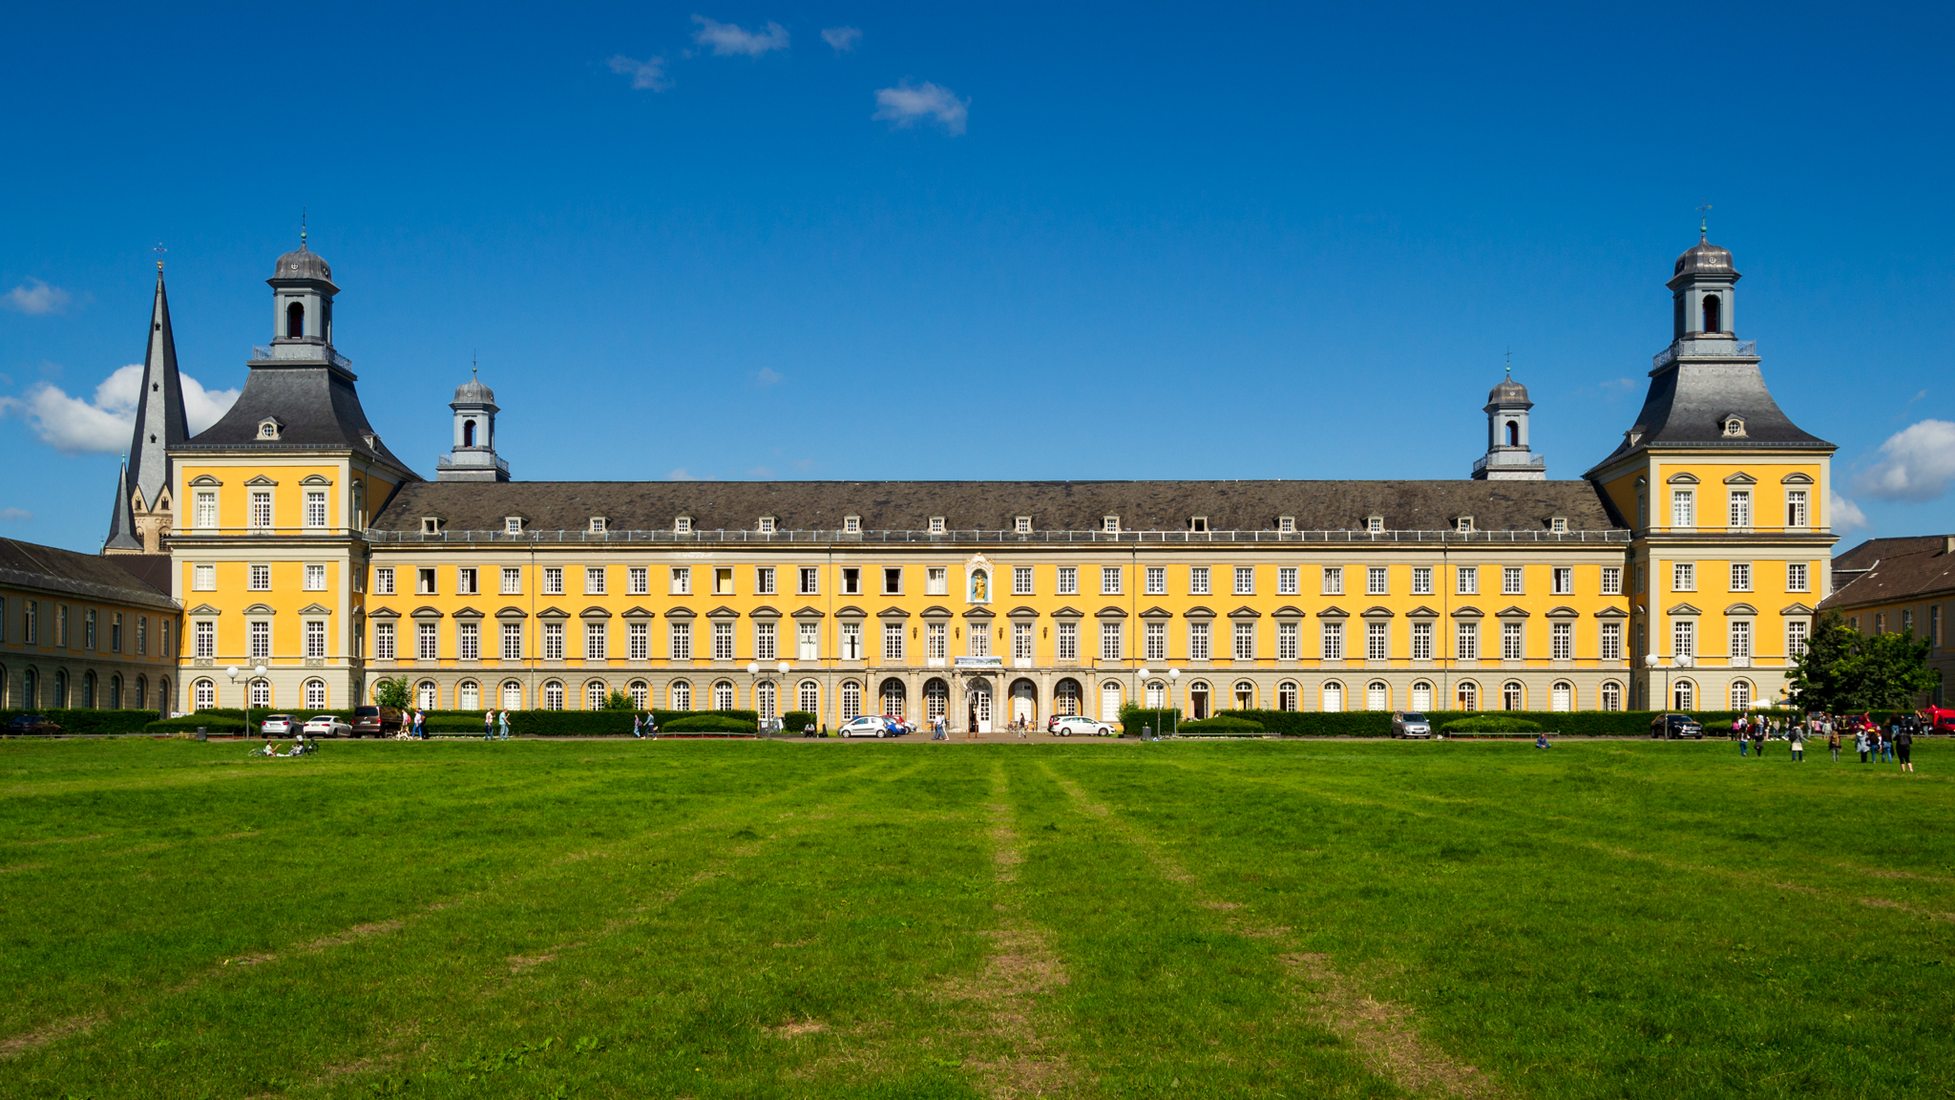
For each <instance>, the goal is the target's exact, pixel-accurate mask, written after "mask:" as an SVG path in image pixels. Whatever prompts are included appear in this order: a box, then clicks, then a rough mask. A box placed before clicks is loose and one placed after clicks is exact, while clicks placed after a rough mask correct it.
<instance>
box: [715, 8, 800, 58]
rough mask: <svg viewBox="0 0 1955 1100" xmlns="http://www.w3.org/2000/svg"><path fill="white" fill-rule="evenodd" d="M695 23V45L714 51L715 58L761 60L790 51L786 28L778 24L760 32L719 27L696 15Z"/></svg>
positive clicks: (761, 29)
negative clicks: (737, 57)
mask: <svg viewBox="0 0 1955 1100" xmlns="http://www.w3.org/2000/svg"><path fill="white" fill-rule="evenodd" d="M692 21H693V22H695V23H697V24H699V29H698V30H697V31H695V32H693V36H692V37H693V41H695V42H697V43H699V44H700V45H702V46H705V47H706V48H708V49H710V50H712V51H713V56H715V57H734V56H742V55H743V56H746V57H759V56H760V55H761V54H764V53H773V52H774V51H775V50H785V49H787V28H786V27H783V26H781V25H780V24H779V23H773V22H770V23H768V24H767V25H766V26H765V27H762V28H760V29H759V30H757V31H750V30H747V29H746V28H745V27H739V26H735V25H734V24H732V23H717V22H714V21H713V20H711V19H708V18H706V17H705V16H703V15H695V16H693V17H692Z"/></svg>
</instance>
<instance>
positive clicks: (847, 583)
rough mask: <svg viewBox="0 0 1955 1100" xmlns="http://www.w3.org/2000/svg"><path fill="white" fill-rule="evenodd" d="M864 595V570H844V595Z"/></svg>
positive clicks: (851, 568)
mask: <svg viewBox="0 0 1955 1100" xmlns="http://www.w3.org/2000/svg"><path fill="white" fill-rule="evenodd" d="M861 594H862V570H860V569H856V568H853V567H850V568H844V569H843V570H842V595H844V596H860V595H861Z"/></svg>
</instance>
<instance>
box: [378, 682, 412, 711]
mask: <svg viewBox="0 0 1955 1100" xmlns="http://www.w3.org/2000/svg"><path fill="white" fill-rule="evenodd" d="M412 694H413V693H412V692H410V691H409V690H408V687H407V679H406V678H405V677H402V676H394V677H385V676H383V677H381V678H380V679H378V680H375V681H374V682H373V701H374V702H375V703H378V704H380V705H381V706H383V707H393V708H395V709H397V710H406V709H407V704H408V701H409V700H410V699H411V698H412Z"/></svg>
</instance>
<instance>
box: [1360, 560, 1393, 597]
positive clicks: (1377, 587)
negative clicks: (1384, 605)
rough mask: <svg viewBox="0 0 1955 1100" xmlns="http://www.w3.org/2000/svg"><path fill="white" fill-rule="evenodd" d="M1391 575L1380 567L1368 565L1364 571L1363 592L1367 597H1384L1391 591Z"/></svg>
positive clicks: (1384, 568) (1383, 567)
mask: <svg viewBox="0 0 1955 1100" xmlns="http://www.w3.org/2000/svg"><path fill="white" fill-rule="evenodd" d="M1390 578H1391V573H1390V571H1389V570H1388V569H1387V568H1386V567H1385V566H1382V565H1368V566H1366V567H1365V570H1364V592H1365V595H1367V596H1384V595H1388V594H1390V591H1391V581H1390Z"/></svg>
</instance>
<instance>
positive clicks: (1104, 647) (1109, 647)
mask: <svg viewBox="0 0 1955 1100" xmlns="http://www.w3.org/2000/svg"><path fill="white" fill-rule="evenodd" d="M1122 637H1123V631H1122V630H1121V629H1120V624H1119V623H1118V622H1103V623H1101V624H1100V660H1102V661H1118V660H1120V646H1121V639H1122Z"/></svg>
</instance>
